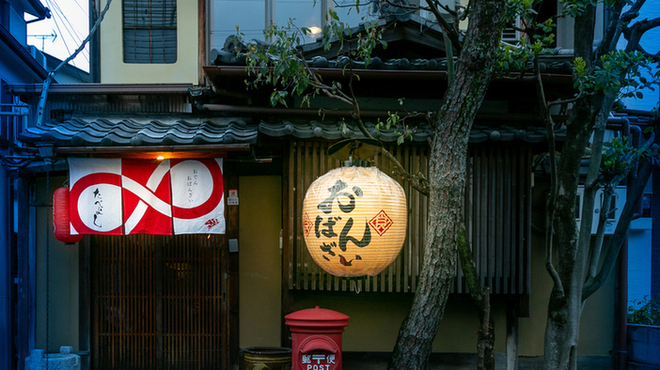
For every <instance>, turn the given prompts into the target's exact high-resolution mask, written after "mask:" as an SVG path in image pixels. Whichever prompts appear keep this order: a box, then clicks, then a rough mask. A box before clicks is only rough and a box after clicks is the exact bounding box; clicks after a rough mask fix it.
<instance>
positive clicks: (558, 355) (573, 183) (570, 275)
mask: <svg viewBox="0 0 660 370" xmlns="http://www.w3.org/2000/svg"><path fill="white" fill-rule="evenodd" d="M595 19H596V10H595V7H593V6H587V9H586V10H585V11H584V13H583V14H581V15H580V16H578V17H576V18H575V28H574V31H575V32H574V42H575V56H576V57H581V58H582V59H584V61H585V62H586V63H587V68H589V69H590V70H591V68H593V62H594V60H595V59H596V58H597V57H596V56H595V55H594V51H593V46H592V41H593V38H594V27H595ZM613 101H614V100H613V94H610V96H608V95H604V94H602V93H596V94H592V95H589V96H586V97H584V98H582V99H580V100H578V101H577V102H576V103H575V105H574V106H573V109H572V112H571V116H570V117H569V119H568V121H567V123H566V128H567V133H566V141H565V142H564V145H563V147H562V150H561V157H560V158H559V161H558V164H557V174H556V185H555V186H556V198H555V199H554V202H553V199H549V200H548V209H553V210H554V218H553V219H552V220H550V222H551V225H548V228H547V230H546V232H548V233H553V238H552V242H551V243H550V244H551V245H546V248H551V250H552V252H551V253H549V260H548V261H546V267H547V268H548V270H549V271H550V272H551V275H552V272H553V271H552V270H554V272H556V277H557V279H556V280H555V281H554V286H553V290H552V292H551V294H550V299H549V302H548V316H547V322H546V332H545V347H544V363H545V365H544V367H545V369H546V370H556V369H576V368H577V345H578V340H579V331H580V317H581V315H582V308H583V307H584V299H586V298H583V287H584V283H585V280H586V279H587V277H588V275H587V274H588V268H589V258H590V255H591V244H592V243H591V225H592V221H593V217H592V216H593V213H592V212H591V210H593V207H594V198H595V192H596V190H597V188H596V186H595V185H596V180H597V178H598V174H599V167H600V159H601V153H600V147H599V145H597V144H596V140H600V143H601V144H602V135H603V132H604V129H605V124H606V121H607V115H608V113H609V111H610V108H611V106H612V103H613ZM592 132H594V149H593V151H592V158H591V162H592V164H591V166H590V169H589V173H588V175H587V178H586V180H585V188H584V194H583V206H582V210H581V212H582V215H581V216H582V217H581V225H580V230H578V228H577V222H576V220H575V202H576V195H577V189H578V185H579V182H580V178H579V173H580V167H581V160H582V158H583V156H584V155H585V149H586V148H587V146H588V143H589V138H590V136H591V134H592ZM601 146H602V145H601ZM551 203H553V204H551ZM587 210H589V211H587Z"/></svg>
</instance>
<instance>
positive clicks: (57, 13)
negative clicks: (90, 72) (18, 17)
mask: <svg viewBox="0 0 660 370" xmlns="http://www.w3.org/2000/svg"><path fill="white" fill-rule="evenodd" d="M46 4H47V5H48V6H49V7H50V8H51V10H52V11H53V17H52V18H53V22H54V23H55V27H56V28H57V31H58V32H59V34H60V36H61V38H62V42H63V43H64V47H65V49H66V51H67V53H68V54H69V55H71V50H70V48H69V45H68V43H67V39H68V38H69V37H70V39H72V40H73V41H74V43H76V44H80V43H81V38H82V35H81V34H80V33H79V32H78V31H77V30H76V28H75V27H74V26H73V25H72V23H71V21H69V19H68V17H67V16H66V14H65V13H64V12H63V11H62V8H60V6H59V4H57V2H56V1H52V0H46ZM76 5H77V6H78V7H79V8H81V10H82V7H81V6H80V4H79V3H78V2H77V1H76ZM83 11H84V10H83ZM60 23H61V27H60ZM62 28H64V30H65V31H66V33H65V32H63V30H62ZM67 35H68V37H67ZM82 57H83V58H84V59H85V61H86V62H87V64H88V65H89V52H88V50H84V52H83V53H82ZM72 64H73V65H74V66H76V67H78V66H77V65H76V61H75V60H73V61H72Z"/></svg>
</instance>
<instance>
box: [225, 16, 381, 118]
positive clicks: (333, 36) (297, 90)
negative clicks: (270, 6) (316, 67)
mask: <svg viewBox="0 0 660 370" xmlns="http://www.w3.org/2000/svg"><path fill="white" fill-rule="evenodd" d="M326 19H327V20H328V23H327V24H326V25H325V26H324V29H323V33H322V37H321V43H322V45H323V47H324V48H325V49H326V50H329V49H330V48H331V47H332V45H333V44H334V43H337V44H338V45H339V52H338V55H345V56H348V57H349V58H350V60H362V61H364V62H365V64H366V65H368V64H369V62H370V61H371V54H372V52H373V51H374V49H375V48H376V47H378V46H379V45H380V46H382V47H383V48H386V47H387V43H386V42H385V41H384V40H383V39H382V32H383V30H382V28H381V27H379V26H378V24H377V23H375V22H372V23H369V22H367V23H365V29H364V31H363V32H361V33H358V34H356V35H353V34H352V33H351V30H350V28H349V27H348V25H347V24H345V23H342V22H341V21H340V20H339V17H338V16H337V13H336V12H335V11H333V10H330V11H329V12H328V14H327V15H326ZM309 34H311V31H310V30H309V29H308V28H306V27H297V26H296V25H295V19H290V20H289V21H288V22H287V24H286V25H284V26H278V25H271V26H270V27H268V28H267V30H266V33H265V37H266V39H267V40H273V42H272V43H270V44H267V43H258V42H252V43H250V44H248V47H247V51H246V52H244V51H242V50H236V51H237V53H244V55H242V54H241V56H245V59H246V71H247V72H248V75H249V76H250V78H249V79H246V81H245V83H246V84H247V85H248V87H251V88H257V87H259V86H266V85H268V86H272V87H273V92H272V94H271V96H270V103H271V104H272V105H278V104H281V105H284V106H287V103H286V102H287V98H288V97H289V96H291V95H297V96H302V97H303V99H302V101H303V103H306V104H309V102H310V98H311V97H313V96H316V95H318V94H321V93H323V94H326V95H328V96H330V97H337V98H339V99H340V100H342V101H344V102H346V103H349V104H352V102H350V101H349V100H350V98H349V96H350V94H348V93H346V92H343V90H344V87H343V86H341V84H339V83H331V84H325V83H323V81H322V79H321V77H320V76H318V75H317V74H315V73H314V71H313V69H311V68H310V67H309V66H308V65H307V62H306V61H305V60H304V59H303V56H302V54H301V46H302V45H303V44H304V43H305V40H306V38H307V35H309ZM239 36H240V34H239ZM347 68H350V63H347V64H346V65H345V66H344V72H346V69H347Z"/></svg>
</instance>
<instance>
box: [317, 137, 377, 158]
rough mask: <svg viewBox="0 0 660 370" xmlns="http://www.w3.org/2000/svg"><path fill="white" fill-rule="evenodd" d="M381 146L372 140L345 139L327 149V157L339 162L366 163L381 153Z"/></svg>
mask: <svg viewBox="0 0 660 370" xmlns="http://www.w3.org/2000/svg"><path fill="white" fill-rule="evenodd" d="M382 149H383V144H382V143H381V142H380V141H378V140H374V139H347V140H342V141H340V142H338V143H335V144H333V145H332V146H330V148H328V155H329V156H330V157H332V158H334V159H338V160H340V161H344V160H347V159H348V160H351V161H368V160H371V159H373V158H374V156H375V155H376V154H378V153H380V152H381V150H382Z"/></svg>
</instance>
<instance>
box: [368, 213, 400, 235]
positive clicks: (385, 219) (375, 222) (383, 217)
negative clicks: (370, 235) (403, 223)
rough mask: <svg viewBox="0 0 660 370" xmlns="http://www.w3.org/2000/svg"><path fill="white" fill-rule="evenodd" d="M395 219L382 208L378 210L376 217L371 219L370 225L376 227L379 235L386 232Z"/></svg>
mask: <svg viewBox="0 0 660 370" xmlns="http://www.w3.org/2000/svg"><path fill="white" fill-rule="evenodd" d="M393 223H394V221H392V219H391V218H390V216H388V215H387V213H385V211H383V210H381V211H380V212H378V214H377V215H376V216H374V218H372V219H371V221H369V225H370V226H371V228H372V229H374V230H375V231H376V232H377V233H378V235H380V236H383V234H385V232H386V231H387V230H388V229H389V228H390V227H391V226H392V224H393Z"/></svg>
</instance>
